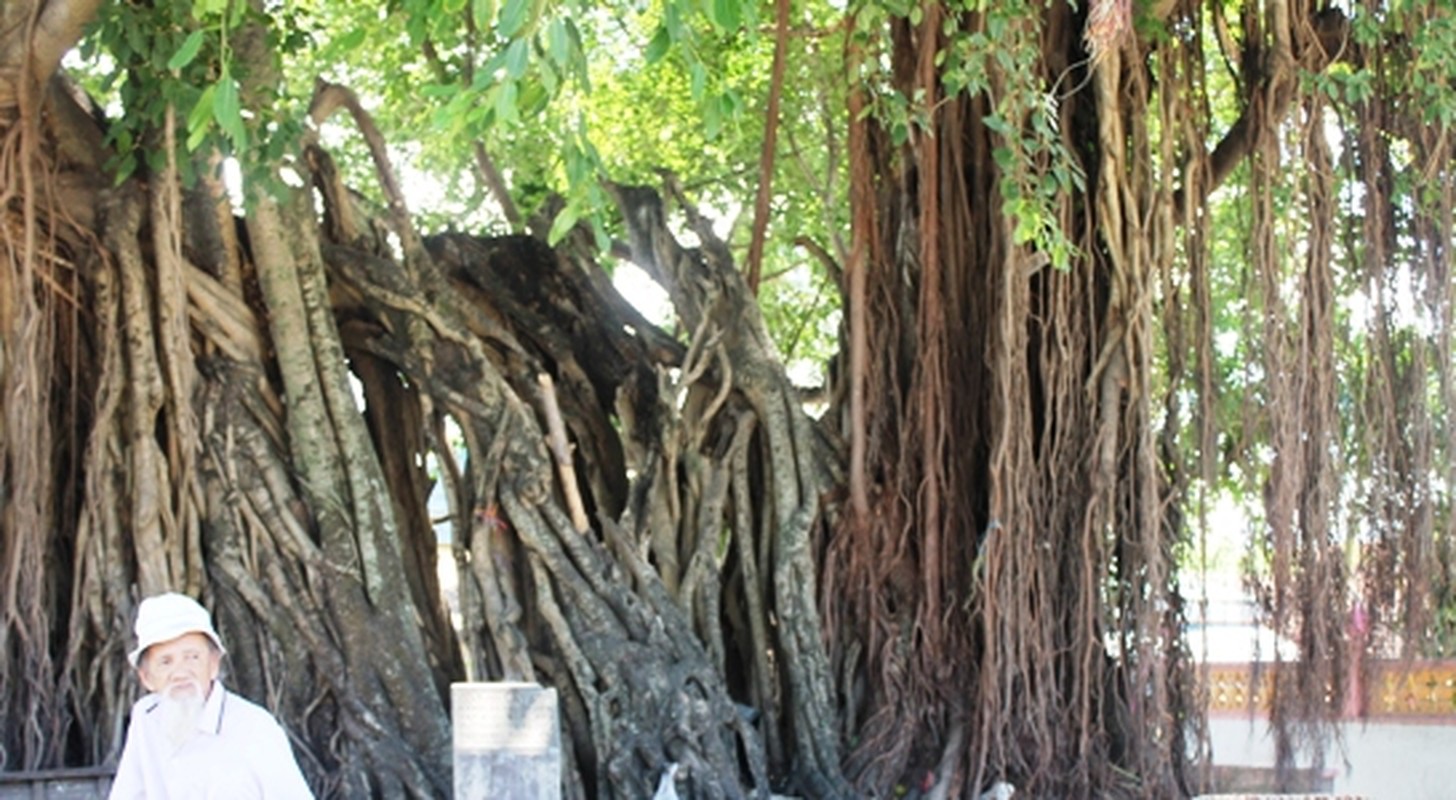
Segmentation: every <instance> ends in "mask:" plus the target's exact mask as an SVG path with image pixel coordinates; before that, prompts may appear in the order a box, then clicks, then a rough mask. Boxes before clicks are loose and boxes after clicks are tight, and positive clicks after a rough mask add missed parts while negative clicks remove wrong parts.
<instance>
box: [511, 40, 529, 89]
mask: <svg viewBox="0 0 1456 800" xmlns="http://www.w3.org/2000/svg"><path fill="white" fill-rule="evenodd" d="M530 62H531V46H530V45H529V44H528V43H527V42H526V40H525V39H517V40H515V41H514V42H511V46H510V47H508V48H506V74H507V75H509V76H510V77H511V79H512V80H516V79H519V78H520V77H521V76H522V75H525V74H526V66H527V65H528V64H529V63H530Z"/></svg>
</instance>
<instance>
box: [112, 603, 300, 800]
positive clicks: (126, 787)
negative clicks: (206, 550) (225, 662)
mask: <svg viewBox="0 0 1456 800" xmlns="http://www.w3.org/2000/svg"><path fill="white" fill-rule="evenodd" d="M136 636H137V646H136V649H135V650H133V651H131V652H130V653H129V654H128V655H127V658H128V659H129V660H130V661H131V664H132V666H133V667H136V671H137V676H138V677H140V678H141V682H142V686H144V687H146V689H147V691H148V692H150V694H148V695H147V696H146V697H143V698H142V699H141V700H139V701H137V704H136V705H135V706H133V707H132V709H131V726H130V727H129V728H128V729H127V732H126V748H125V749H123V750H122V752H121V763H120V764H119V765H118V766H117V768H116V780H115V781H114V782H113V783H112V784H111V797H112V800H132V799H133V798H146V800H160V799H162V798H170V799H171V800H184V799H185V800H191V798H217V800H223V799H224V798H226V799H227V800H232V798H239V799H241V798H263V799H264V800H274V799H275V798H287V799H288V800H292V798H310V800H312V798H313V793H312V792H310V791H309V788H308V784H307V783H306V782H305V781H304V779H303V773H301V772H299V769H298V762H297V761H295V760H294V758H293V750H292V749H291V748H290V747H289V745H288V737H287V736H286V735H285V734H284V733H283V728H282V727H281V726H279V724H278V722H277V720H275V719H273V715H272V714H269V713H268V712H267V711H265V710H263V709H262V708H261V707H259V706H256V705H254V704H253V703H250V702H248V701H247V700H244V699H243V698H242V697H240V696H238V695H236V694H233V693H232V692H230V691H228V690H227V689H225V688H224V687H223V685H222V682H221V681H219V680H218V679H217V675H218V671H219V669H220V667H221V666H222V657H223V655H225V654H226V652H227V651H226V650H224V649H223V646H222V639H221V638H219V637H218V635H217V631H215V630H213V627H212V616H211V615H209V614H208V613H207V609H205V608H203V607H202V606H201V605H198V603H197V601H195V600H193V599H192V598H190V597H186V596H184V595H180V594H162V595H157V596H156V597H149V598H147V599H146V600H143V601H142V606H141V609H140V611H138V612H137V620H136Z"/></svg>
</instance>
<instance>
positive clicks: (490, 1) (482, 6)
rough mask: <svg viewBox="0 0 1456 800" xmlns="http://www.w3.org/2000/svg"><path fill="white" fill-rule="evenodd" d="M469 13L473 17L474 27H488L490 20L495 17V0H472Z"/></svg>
mask: <svg viewBox="0 0 1456 800" xmlns="http://www.w3.org/2000/svg"><path fill="white" fill-rule="evenodd" d="M470 14H471V16H472V17H474V18H475V27H477V28H482V29H483V28H489V27H490V21H491V20H493V19H495V0H474V2H472V3H471V4H470Z"/></svg>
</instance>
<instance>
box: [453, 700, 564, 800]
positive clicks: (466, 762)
mask: <svg viewBox="0 0 1456 800" xmlns="http://www.w3.org/2000/svg"><path fill="white" fill-rule="evenodd" d="M450 711H451V718H452V721H453V727H454V731H455V747H454V750H455V798H456V800H481V799H482V798H506V797H509V798H521V799H522V800H537V799H539V800H560V798H561V724H560V722H559V718H558V717H557V713H556V690H555V689H547V688H545V687H542V686H539V685H537V684H534V683H455V684H451V685H450Z"/></svg>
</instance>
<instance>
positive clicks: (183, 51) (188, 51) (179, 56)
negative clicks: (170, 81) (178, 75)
mask: <svg viewBox="0 0 1456 800" xmlns="http://www.w3.org/2000/svg"><path fill="white" fill-rule="evenodd" d="M201 49H202V31H201V30H195V31H193V32H192V33H190V34H188V35H187V40H186V41H184V42H182V46H181V47H179V48H177V52H175V53H173V54H172V58H171V59H170V60H169V61H167V69H169V70H172V71H173V72H176V71H177V70H179V69H182V68H183V67H185V66H187V65H188V64H191V63H192V59H194V58H197V51H198V50H201Z"/></svg>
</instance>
